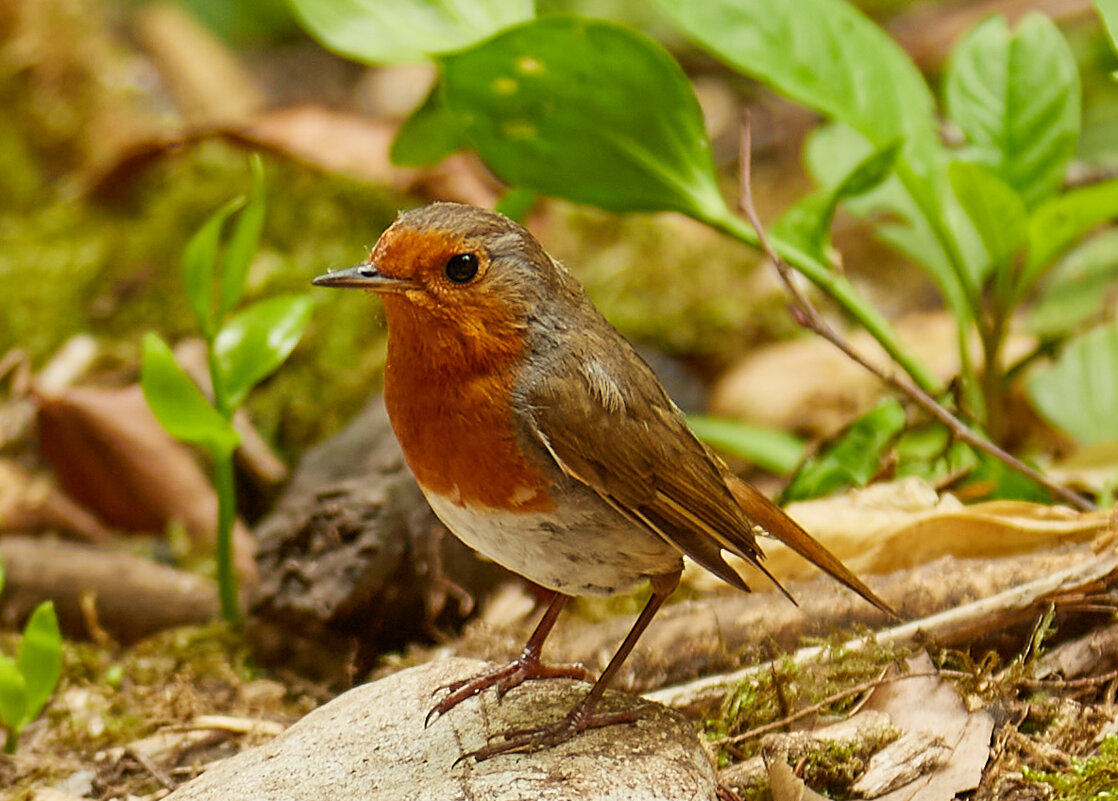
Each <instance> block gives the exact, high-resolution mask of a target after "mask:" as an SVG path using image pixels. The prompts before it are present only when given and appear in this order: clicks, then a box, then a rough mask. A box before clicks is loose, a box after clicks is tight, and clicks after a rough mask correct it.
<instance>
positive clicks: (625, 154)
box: [442, 17, 729, 220]
mask: <svg viewBox="0 0 1118 801" xmlns="http://www.w3.org/2000/svg"><path fill="white" fill-rule="evenodd" d="M442 65H443V100H444V102H445V104H446V106H447V107H448V108H449V109H450V110H451V111H452V112H454V113H456V114H460V115H462V116H463V117H464V118H468V119H469V120H470V122H469V125H468V128H467V138H468V140H469V142H470V144H471V145H472V146H473V147H474V148H475V149H476V150H477V151H478V153H479V154H480V155H481V157H482V159H484V160H485V162H486V163H487V164H488V165H489V166H490V167H491V168H492V169H493V170H494V171H495V172H496V173H497V174H498V175H499V176H500V177H501V178H502V179H504V180H505V181H506V182H507V183H508V184H510V185H512V186H517V187H522V188H524V189H532V190H535V191H537V192H541V193H543V194H547V195H557V196H560V197H564V198H567V199H569V200H573V201H576V202H579V203H590V204H593V205H597V206H600V207H602V208H604V209H608V210H611V211H680V212H683V213H685V214H690V215H692V216H694V217H698V218H699V219H707V220H710V219H724V218H725V217H727V216H729V212H728V210H727V208H726V204H725V201H724V200H723V199H722V195H721V193H720V192H719V189H718V183H717V180H716V178H715V172H714V161H713V159H712V157H711V151H710V142H709V140H708V139H707V135H706V130H705V128H704V127H703V117H702V113H701V111H700V109H699V103H698V101H697V100H696V99H695V94H694V92H693V91H692V90H691V84H690V82H689V81H688V80H687V76H686V75H684V73H683V70H682V69H680V67H679V65H678V64H677V63H676V62H675V60H674V59H673V58H672V57H671V55H669V54H668V52H667V51H666V50H664V48H663V47H661V46H660V45H659V44H657V43H656V42H655V41H653V40H652V39H650V38H648V37H647V36H645V35H643V34H640V33H636V32H634V31H631V30H629V29H627V28H624V27H621V26H619V25H615V24H612V23H608V22H603V21H598V20H588V19H587V20H578V19H569V18H565V17H548V18H544V19H540V20H536V21H533V22H530V23H526V24H524V25H521V26H518V27H516V28H513V29H511V30H508V31H505V32H504V33H501V34H499V35H498V36H496V37H494V38H493V39H490V40H489V41H487V42H485V43H483V44H481V45H479V46H477V47H475V48H473V49H471V50H467V51H464V52H462V53H457V54H453V55H450V56H446V57H444V58H443V59H442Z"/></svg>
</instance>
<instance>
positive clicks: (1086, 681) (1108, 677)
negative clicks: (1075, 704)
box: [1014, 670, 1118, 690]
mask: <svg viewBox="0 0 1118 801" xmlns="http://www.w3.org/2000/svg"><path fill="white" fill-rule="evenodd" d="M1115 679H1118V670H1112V671H1110V672H1109V673H1100V674H1099V675H1097V676H1087V677H1085V678H1082V679H1026V678H1020V679H1017V680H1016V681H1015V682H1014V683H1015V684H1019V685H1021V686H1022V687H1028V688H1029V689H1031V690H1032V689H1044V688H1052V689H1061V690H1064V689H1068V690H1070V689H1075V688H1078V687H1094V686H1096V685H1099V684H1106V683H1107V682H1108V681H1114V680H1115Z"/></svg>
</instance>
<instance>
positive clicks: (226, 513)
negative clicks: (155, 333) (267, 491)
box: [206, 340, 241, 623]
mask: <svg viewBox="0 0 1118 801" xmlns="http://www.w3.org/2000/svg"><path fill="white" fill-rule="evenodd" d="M206 344H207V349H208V351H209V363H210V383H211V384H212V385H213V393H214V408H216V409H217V411H218V412H219V413H220V414H221V416H222V417H224V418H225V419H226V420H232V418H233V411H234V410H233V409H230V408H229V401H228V396H227V394H226V392H225V382H224V381H223V380H222V377H221V371H220V370H219V369H218V363H217V356H216V354H215V351H214V343H213V341H212V340H211V341H209V342H207V343H206ZM214 488H215V489H216V490H217V540H216V542H215V545H214V550H215V553H216V556H217V591H218V596H219V598H220V600H221V617H222V619H223V620H225V621H226V622H228V623H237V622H238V621H239V620H240V618H241V607H240V604H239V603H238V601H237V575H236V574H235V573H234V572H233V522H234V521H235V520H236V517H237V485H236V480H235V475H234V472H233V454H232V453H215V454H214Z"/></svg>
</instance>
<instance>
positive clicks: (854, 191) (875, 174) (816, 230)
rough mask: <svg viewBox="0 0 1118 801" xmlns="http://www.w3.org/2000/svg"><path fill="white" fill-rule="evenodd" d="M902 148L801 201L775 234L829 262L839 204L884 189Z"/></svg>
mask: <svg viewBox="0 0 1118 801" xmlns="http://www.w3.org/2000/svg"><path fill="white" fill-rule="evenodd" d="M900 148H901V143H900V142H893V143H891V144H887V145H885V146H884V147H880V148H878V149H877V150H875V151H873V152H872V153H870V154H869V155H868V156H866V157H865V158H864V159H862V160H861V161H859V162H858V163H857V164H855V165H854V167H853V168H852V169H851V170H850V172H848V173H847V174H846V176H845V177H843V178H842V179H841V180H840V181H839V182H838V183H837V184H836V185H835V186H833V187H831V188H829V189H821V190H819V191H817V192H813V193H811V194H810V195H808V196H807V197H805V198H802V199H801V200H800V201H799V202H797V203H796V204H795V205H794V206H792V208H790V209H789V210H788V211H787V212H785V213H784V214H783V215H781V217H780V219H778V220H777V221H776V223H775V224H774V225H773V233H774V234H776V235H777V236H779V237H780V238H782V239H784V240H785V241H787V242H790V243H792V244H794V245H796V246H798V247H800V248H802V249H804V250H806V251H807V252H809V253H811V254H812V255H813V256H815V258H817V259H819V260H821V261H829V259H828V258H827V256H826V252H827V250H828V249H829V248H830V247H831V236H830V231H831V222H832V220H834V216H835V211H836V209H837V208H838V204H839V203H840V202H841V201H843V200H846V199H847V198H852V197H857V196H858V195H863V194H865V193H866V192H869V191H870V190H872V189H876V188H877V187H878V186H879V185H881V183H882V182H883V181H885V179H886V178H888V177H889V174H890V173H891V172H892V170H893V164H894V162H895V161H896V160H897V154H898V153H899V152H900Z"/></svg>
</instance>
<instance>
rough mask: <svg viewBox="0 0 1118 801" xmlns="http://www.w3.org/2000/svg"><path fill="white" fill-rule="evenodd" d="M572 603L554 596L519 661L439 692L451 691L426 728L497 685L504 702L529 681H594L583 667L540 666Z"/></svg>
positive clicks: (431, 713)
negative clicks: (557, 624)
mask: <svg viewBox="0 0 1118 801" xmlns="http://www.w3.org/2000/svg"><path fill="white" fill-rule="evenodd" d="M569 600H570V596H569V595H563V594H562V593H556V594H555V597H554V598H552V599H551V604H550V605H549V606H548V607H547V611H546V612H544V613H543V618H542V619H541V620H540V622H539V625H538V626H536V630H535V631H533V632H532V636H531V637H529V638H528V642H527V643H525V645H524V650H523V651H521V652H520V656H518V657H517V658H516V659H514V660H512V661H511V662H509V663H508V664H507V665H505V666H504V667H501V668H497V669H496V670H492V671H489V672H487V673H481V674H479V675H477V676H474V677H472V678H469V679H463V680H462V681H456V682H453V683H452V684H448V685H445V686H444V687H440V688H439V690H449V691H450V692H449V693H448V694H447V696H446V697H445V698H443V699H442V700H441V701H439V702H438V703H437V704H435V706H434V707H432V709H431V711H430V712H428V713H427V719H426V720H425V721H424V725H425V726H428V725H430V724H431V721H432V720H433V719H434V718H436V717H439V716H442V715H445V714H446V713H447V712H449V711H450V710H452V709H454V707H456V706H458V704H460V703H462V702H463V701H465V700H466V699H467V698H472V697H473V696H475V695H477V694H478V693H480V692H481V691H482V690H486V689H488V688H490V687H493V686H494V685H495V686H496V687H497V697H498V698H502V697H504V695H505V693H507V692H508V691H509V690H511V689H512V688H513V687H516V686H517V685H519V684H521V683H522V682H524V681H525V680H527V679H578V680H580V681H591V676H590V672H589V671H588V670H587V669H586V668H584V667H583V666H582V665H545V664H543V663H541V662H540V652H541V651H542V650H543V643H544V640H546V639H547V635H548V634H550V633H551V629H552V628H554V627H555V621H556V620H558V619H559V613H560V612H561V611H562V610H563V606H564V605H565V604H566V603H567V601H569ZM436 692H437V691H436Z"/></svg>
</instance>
